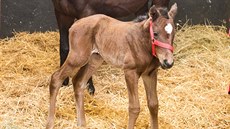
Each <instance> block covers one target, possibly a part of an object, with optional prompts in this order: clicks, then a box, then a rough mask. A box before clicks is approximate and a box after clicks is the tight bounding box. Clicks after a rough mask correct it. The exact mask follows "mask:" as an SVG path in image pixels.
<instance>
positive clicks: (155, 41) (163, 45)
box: [149, 20, 174, 57]
mask: <svg viewBox="0 0 230 129" xmlns="http://www.w3.org/2000/svg"><path fill="white" fill-rule="evenodd" d="M152 26H153V22H152V20H150V29H149V30H150V36H151V39H152V54H153V56H155V57H157V55H156V50H155V46H159V47H162V48H165V49H169V50H171V51H172V52H173V50H174V48H173V46H172V45H170V44H168V43H163V42H161V41H159V40H156V39H155V38H154V34H153V28H152Z"/></svg>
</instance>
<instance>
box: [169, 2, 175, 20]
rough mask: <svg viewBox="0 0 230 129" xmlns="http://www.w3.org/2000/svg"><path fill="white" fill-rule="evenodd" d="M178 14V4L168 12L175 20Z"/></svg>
mask: <svg viewBox="0 0 230 129" xmlns="http://www.w3.org/2000/svg"><path fill="white" fill-rule="evenodd" d="M176 14H177V3H175V4H173V5H172V7H171V9H170V10H169V12H168V15H169V17H171V18H172V19H174V18H175V16H176Z"/></svg>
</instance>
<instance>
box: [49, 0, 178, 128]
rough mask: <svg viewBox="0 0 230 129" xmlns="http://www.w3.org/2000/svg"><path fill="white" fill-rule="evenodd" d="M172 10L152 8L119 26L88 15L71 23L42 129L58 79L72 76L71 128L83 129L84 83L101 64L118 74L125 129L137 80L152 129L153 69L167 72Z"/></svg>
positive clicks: (132, 118) (135, 103) (134, 113)
mask: <svg viewBox="0 0 230 129" xmlns="http://www.w3.org/2000/svg"><path fill="white" fill-rule="evenodd" d="M176 12H177V5H176V4H174V5H173V6H172V7H171V9H170V11H168V10H167V9H166V8H157V7H155V6H152V7H151V8H150V10H149V18H148V19H145V20H144V21H142V22H121V21H118V20H115V19H113V18H111V17H108V16H105V15H94V16H90V17H87V18H83V19H81V20H78V21H77V22H75V23H74V24H73V25H72V27H71V28H70V30H69V39H70V42H69V45H70V52H69V54H68V57H67V60H66V61H65V63H64V65H63V66H62V67H61V68H60V69H59V70H57V71H56V72H55V73H54V74H53V75H52V77H51V82H50V109H49V116H48V123H47V126H46V128H48V129H49V128H53V126H54V115H55V104H56V97H57V94H58V91H59V88H60V87H61V85H62V83H63V81H64V79H65V78H66V77H68V76H71V75H73V74H75V75H74V77H73V79H72V80H73V87H74V93H75V99H76V105H77V124H78V125H79V126H85V125H86V120H85V111H84V89H85V88H86V84H87V81H88V79H89V78H90V77H91V76H92V74H93V73H94V72H95V71H96V69H97V68H98V67H99V66H100V65H102V63H103V62H104V61H105V62H107V63H109V64H112V65H114V66H116V67H120V68H122V69H123V70H124V75H125V81H126V84H127V89H128V95H129V122H128V128H129V129H133V128H134V126H135V122H136V119H137V117H138V114H139V112H140V104H139V99H138V79H139V78H140V77H142V79H143V81H144V86H145V90H146V96H147V103H148V108H149V111H150V118H151V128H155V129H157V128H158V99H157V91H156V84H157V69H158V67H159V66H161V67H162V68H163V69H168V68H171V67H172V66H173V47H172V44H173V38H174V35H175V28H174V22H173V19H174V17H175V15H176Z"/></svg>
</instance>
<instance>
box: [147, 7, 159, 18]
mask: <svg viewBox="0 0 230 129" xmlns="http://www.w3.org/2000/svg"><path fill="white" fill-rule="evenodd" d="M149 17H151V18H152V20H153V21H155V20H156V19H157V18H158V17H159V14H158V12H157V9H156V6H155V5H153V6H152V7H151V8H150V9H149Z"/></svg>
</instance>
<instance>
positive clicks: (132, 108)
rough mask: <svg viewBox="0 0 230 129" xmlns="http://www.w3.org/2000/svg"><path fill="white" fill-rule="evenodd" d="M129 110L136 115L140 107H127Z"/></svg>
mask: <svg viewBox="0 0 230 129" xmlns="http://www.w3.org/2000/svg"><path fill="white" fill-rule="evenodd" d="M129 112H130V113H132V114H134V115H136V116H138V115H139V113H140V107H129Z"/></svg>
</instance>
